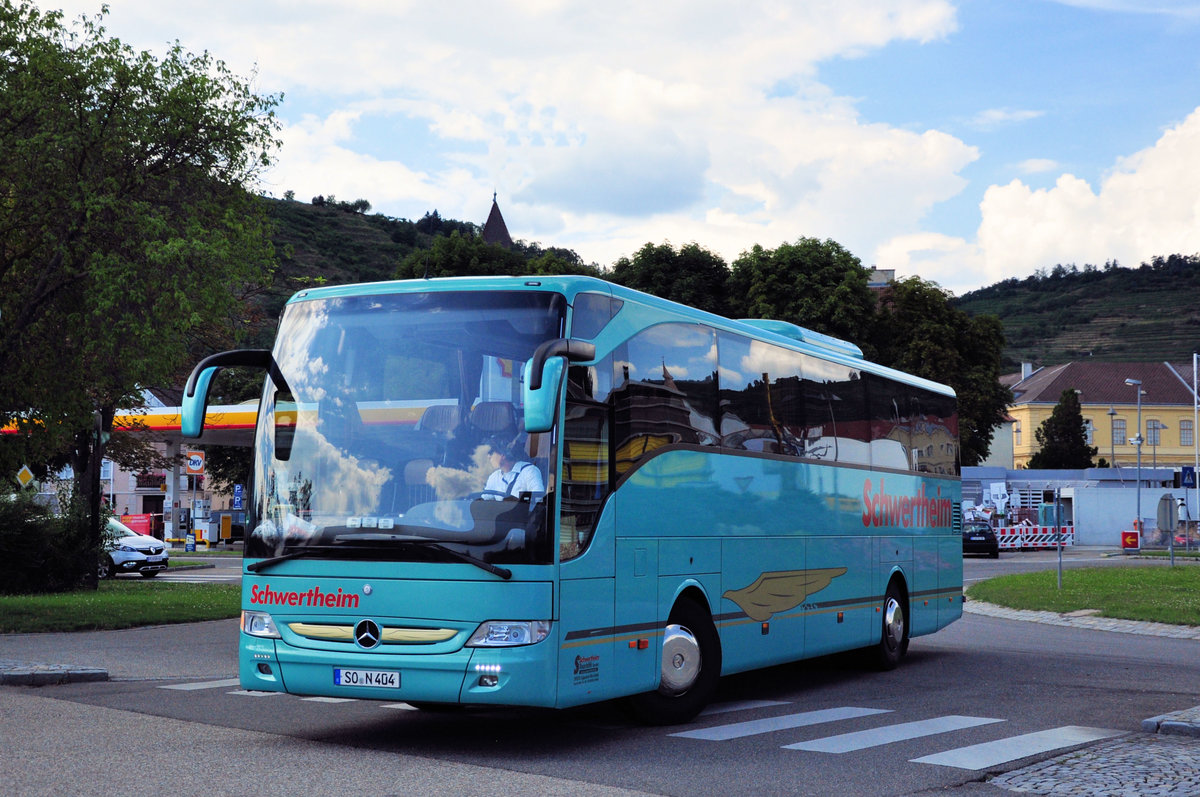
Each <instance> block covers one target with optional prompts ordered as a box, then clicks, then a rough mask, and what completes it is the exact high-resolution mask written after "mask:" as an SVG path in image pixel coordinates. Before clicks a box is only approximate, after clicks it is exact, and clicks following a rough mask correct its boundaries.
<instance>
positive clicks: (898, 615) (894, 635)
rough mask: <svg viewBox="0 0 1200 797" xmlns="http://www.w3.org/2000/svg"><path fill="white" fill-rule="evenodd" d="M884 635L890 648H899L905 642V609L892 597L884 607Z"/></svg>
mask: <svg viewBox="0 0 1200 797" xmlns="http://www.w3.org/2000/svg"><path fill="white" fill-rule="evenodd" d="M883 635H884V638H885V640H886V641H887V644H888V647H892V648H898V647H900V644H901V643H902V642H903V641H904V609H903V608H901V606H900V602H899V601H897V600H896V599H895V598H892V597H889V598H888V599H887V602H886V603H885V604H884V607H883Z"/></svg>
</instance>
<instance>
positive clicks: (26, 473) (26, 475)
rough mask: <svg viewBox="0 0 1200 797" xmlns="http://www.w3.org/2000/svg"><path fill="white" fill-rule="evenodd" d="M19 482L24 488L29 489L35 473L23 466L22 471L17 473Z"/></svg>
mask: <svg viewBox="0 0 1200 797" xmlns="http://www.w3.org/2000/svg"><path fill="white" fill-rule="evenodd" d="M17 481H19V482H20V483H21V486H22V487H28V486H29V483H30V482H31V481H33V471H31V470H30V469H29V466H28V465H22V466H21V469H20V470H19V471H17Z"/></svg>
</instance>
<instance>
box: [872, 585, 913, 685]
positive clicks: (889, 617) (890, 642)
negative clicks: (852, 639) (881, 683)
mask: <svg viewBox="0 0 1200 797" xmlns="http://www.w3.org/2000/svg"><path fill="white" fill-rule="evenodd" d="M903 598H904V596H903V595H902V594H901V592H900V587H898V586H897V585H896V582H895V581H893V582H892V583H890V584H888V588H887V594H886V595H885V596H884V599H883V623H882V626H881V630H880V638H879V644H878V645H876V647H875V659H876V664H877V665H878V666H879V669H881V670H894V669H896V665H897V664H899V663H900V657H901V656H903V655H904V652H905V651H906V650H907V649H908V625H907V624H906V622H905V610H904V603H903Z"/></svg>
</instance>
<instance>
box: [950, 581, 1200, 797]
mask: <svg viewBox="0 0 1200 797" xmlns="http://www.w3.org/2000/svg"><path fill="white" fill-rule="evenodd" d="M964 608H965V610H966V611H967V612H970V613H971V614H979V615H985V616H987V617H999V618H1002V619H1005V620H1019V621H1023V622H1032V623H1045V624H1047V625H1059V626H1067V627H1071V628H1087V629H1091V630H1094V631H1111V632H1115V633H1121V634H1143V635H1147V636H1164V637H1172V638H1175V639H1194V640H1197V641H1200V628H1197V627H1195V626H1176V625H1167V624H1165V623H1143V622H1136V621H1133V620H1113V619H1109V618H1105V617H1096V616H1094V615H1092V614H1090V613H1086V612H1072V613H1070V614H1057V613H1055V612H1033V611H1025V610H1023V609H1007V608H1004V607H1003V606H996V605H993V604H990V603H981V602H979V601H971V600H968V601H967V602H966V604H965V607H964ZM1197 653H1198V654H1200V649H1198V650H1197ZM1142 730H1143V731H1144V733H1132V734H1129V735H1127V736H1123V737H1121V738H1119V739H1114V740H1112V741H1107V742H1103V743H1101V744H1096V745H1092V746H1091V747H1085V748H1083V749H1081V750H1076V751H1075V752H1072V753H1066V754H1064V755H1061V756H1057V757H1055V758H1052V759H1049V760H1047V761H1042V762H1040V763H1038V764H1033V765H1032V766H1028V767H1025V768H1024V769H1018V770H1014V771H1012V772H1007V773H1005V774H1003V775H999V776H997V777H995V778H992V779H991V780H990V781H988V782H989V783H990V784H991V785H993V786H998V787H1000V788H1003V789H1007V790H1010V791H1016V792H1023V793H1025V794H1048V795H1088V796H1089V797H1093V796H1098V795H1105V796H1107V795H1120V796H1121V797H1159V796H1160V795H1171V796H1172V797H1180V795H1200V706H1197V707H1195V708H1189V709H1185V710H1183V711H1176V712H1172V713H1170V714H1164V715H1162V716H1159V717H1150V718H1147V719H1144V720H1142Z"/></svg>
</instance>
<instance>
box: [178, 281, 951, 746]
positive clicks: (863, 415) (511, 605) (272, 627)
mask: <svg viewBox="0 0 1200 797" xmlns="http://www.w3.org/2000/svg"><path fill="white" fill-rule="evenodd" d="M231 366H258V367H262V368H263V369H265V370H266V371H267V376H266V379H265V385H264V389H263V393H262V399H261V403H260V408H259V415H258V422H257V429H256V432H255V439H254V473H253V479H252V482H253V483H252V487H251V490H250V497H251V501H250V503H249V512H248V518H247V535H246V540H245V551H244V553H245V561H244V580H243V595H242V608H243V613H242V621H241V642H240V648H241V649H240V679H241V684H242V686H243V687H244V688H245V689H248V690H266V691H285V692H290V693H293V694H301V695H326V696H330V695H332V696H343V697H354V698H378V699H385V700H396V701H405V702H411V703H415V704H417V705H418V706H421V705H431V704H475V705H479V704H484V705H486V704H493V705H495V704H504V705H518V706H550V707H565V706H573V705H578V704H582V703H587V702H590V701H597V700H604V699H609V698H617V697H628V698H629V699H630V703H631V704H632V706H633V708H634V709H635V711H636V712H637V713H638V714H639V715H640V716H641V717H643V718H644V719H645V720H646V721H650V722H659V723H673V722H681V721H685V720H688V719H690V718H691V717H693V716H694V715H695V714H696V713H697V712H698V711H699V710H700V709H701V708H702V707H703V706H704V705H705V703H706V702H707V701H708V699H709V698H710V696H711V695H712V693H713V690H714V688H715V685H716V681H717V679H718V677H719V676H720V675H721V674H728V673H736V672H741V671H745V670H750V669H754V668H758V667H766V666H769V665H774V664H779V663H781V662H788V661H794V660H797V659H801V658H805V657H809V656H818V655H824V654H828V653H832V652H835V651H843V650H850V649H856V648H862V649H865V650H866V651H867V652H869V653H870V654H871V655H873V656H874V657H877V658H878V660H879V662H880V664H881V665H882V666H883V667H885V668H887V667H892V666H895V664H896V663H897V661H898V660H899V658H900V657H901V656H902V655H903V654H904V652H905V650H906V649H907V646H908V643H909V638H910V637H913V636H918V635H922V634H929V633H932V632H934V631H936V630H938V629H939V628H942V627H943V626H945V625H947V624H948V623H950V622H952V621H954V620H955V619H957V618H958V617H960V616H961V612H962V547H961V546H962V543H961V538H960V530H959V529H960V526H961V520H960V509H959V498H960V486H959V479H958V437H957V419H956V409H955V400H954V394H953V392H952V391H951V390H950V389H949V388H947V387H944V386H942V385H940V384H936V383H933V382H929V381H926V380H923V379H919V378H916V377H912V376H908V375H905V374H902V373H899V372H897V371H894V370H890V369H888V368H884V367H881V366H878V365H874V364H872V363H869V362H867V361H865V360H864V359H863V356H862V353H861V351H860V350H859V349H858V348H857V347H856V346H854V345H852V344H849V343H846V342H844V341H840V340H837V339H834V338H830V337H827V336H823V335H819V334H816V333H813V332H810V331H808V330H805V329H802V328H800V327H797V326H794V325H792V324H788V323H782V322H777V321H760V320H754V321H734V320H730V319H726V318H721V317H718V316H715V315H711V314H708V313H704V312H700V311H698V310H695V309H691V308H688V307H684V306H681V305H678V304H674V303H671V302H668V301H664V300H661V299H658V298H655V297H652V296H648V295H646V294H643V293H639V292H637V291H632V290H628V289H625V288H622V287H620V286H616V285H612V284H609V283H607V282H604V281H601V280H597V279H592V278H585V277H539V278H515V277H514V278H508V277H498V278H455V279H427V280H413V281H400V282H385V283H376V284H359V285H346V286H341V287H327V288H316V289H312V290H305V291H301V292H300V293H298V294H296V295H295V296H294V297H292V299H291V300H290V301H289V302H288V304H287V306H286V308H285V310H284V313H283V316H282V319H281V322H280V326H279V332H278V338H277V340H276V342H275V347H274V349H273V350H272V351H265V350H256V351H237V352H225V353H222V354H217V355H213V356H212V357H209V358H207V359H206V360H204V361H203V362H201V363H200V364H199V365H197V367H196V369H195V371H194V372H193V374H192V377H191V379H190V380H189V382H188V386H187V395H186V396H185V399H184V402H185V403H184V422H183V432H184V435H185V436H189V437H198V436H200V434H201V432H202V426H203V419H204V412H205V407H206V402H207V393H208V390H209V387H210V383H211V380H212V378H213V376H214V375H215V373H216V372H217V370H218V369H220V368H222V367H231ZM496 452H506V456H507V457H508V459H507V460H503V459H502V457H501V455H500V454H497V453H496ZM503 463H507V464H508V465H509V467H508V468H507V469H506V468H504V467H503ZM526 468H536V469H537V472H536V474H533V473H532V472H530V473H525V474H524V479H523V481H522V484H524V486H525V487H526V488H529V489H520V490H518V489H511V490H510V491H509V492H503V491H496V490H492V491H491V492H492V493H494V494H488V493H487V492H485V489H484V488H485V485H487V484H488V479H489V477H491V476H492V475H493V474H494V473H497V472H498V471H499V473H498V478H500V479H501V480H502V481H503V482H504V484H506V485H507V484H513V483H514V481H515V480H514V478H513V474H514V473H519V472H522V471H524V470H525V469H526ZM531 477H532V478H531Z"/></svg>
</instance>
